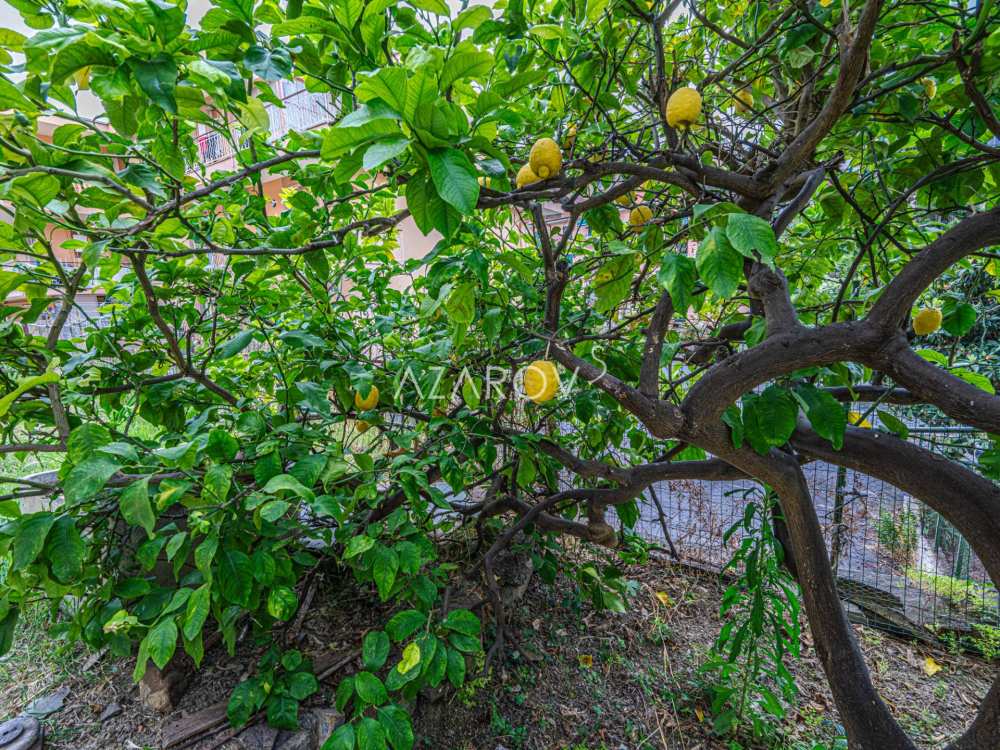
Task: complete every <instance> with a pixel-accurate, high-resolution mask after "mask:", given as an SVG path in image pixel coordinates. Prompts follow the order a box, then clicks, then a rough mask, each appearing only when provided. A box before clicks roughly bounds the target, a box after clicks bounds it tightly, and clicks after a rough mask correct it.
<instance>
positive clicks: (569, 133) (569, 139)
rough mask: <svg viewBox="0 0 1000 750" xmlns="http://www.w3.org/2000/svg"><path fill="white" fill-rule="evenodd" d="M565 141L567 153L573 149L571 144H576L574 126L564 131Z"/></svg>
mask: <svg viewBox="0 0 1000 750" xmlns="http://www.w3.org/2000/svg"><path fill="white" fill-rule="evenodd" d="M565 141H566V143H565V148H566V150H567V151H568V150H569V149H571V148H573V144H574V143H576V125H570V126H569V127H568V128H567V129H566V138H565Z"/></svg>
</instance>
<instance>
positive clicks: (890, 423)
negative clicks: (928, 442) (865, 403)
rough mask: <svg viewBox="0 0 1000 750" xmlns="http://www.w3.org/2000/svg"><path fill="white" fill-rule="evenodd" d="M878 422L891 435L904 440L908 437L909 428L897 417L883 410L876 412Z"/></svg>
mask: <svg viewBox="0 0 1000 750" xmlns="http://www.w3.org/2000/svg"><path fill="white" fill-rule="evenodd" d="M877 413H878V418H879V421H880V422H882V424H883V425H884V426H885V428H886V429H887V430H888V431H889V432H891V433H892V434H893V435H896V436H897V437H900V438H902V439H903V440H906V439H907V438H908V437H909V436H910V428H909V427H907V426H906V423H905V422H904V421H903V420H901V419H900V418H899V417H897V416H895V415H893V414H890V413H889V412H887V411H885V410H884V409H879V410H878V412H877Z"/></svg>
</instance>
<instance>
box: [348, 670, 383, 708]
mask: <svg viewBox="0 0 1000 750" xmlns="http://www.w3.org/2000/svg"><path fill="white" fill-rule="evenodd" d="M354 690H355V691H356V692H357V694H358V697H359V698H360V699H361V700H363V701H364V702H365V703H367V704H369V705H371V706H381V705H382V704H383V703H385V702H386V701H387V700H388V699H389V694H388V693H386V691H385V685H383V684H382V680H380V679H379V678H378V677H376V676H375V675H373V674H372V673H371V672H358V673H357V674H356V675H354Z"/></svg>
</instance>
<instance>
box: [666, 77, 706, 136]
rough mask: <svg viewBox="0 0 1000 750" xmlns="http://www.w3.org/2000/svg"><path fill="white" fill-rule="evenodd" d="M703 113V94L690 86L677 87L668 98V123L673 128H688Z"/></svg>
mask: <svg viewBox="0 0 1000 750" xmlns="http://www.w3.org/2000/svg"><path fill="white" fill-rule="evenodd" d="M699 115H701V94H699V93H698V92H697V91H696V90H694V89H693V88H691V87H690V86H685V87H684V88H681V89H677V90H676V91H675V92H674V93H672V94H671V95H670V98H669V99H667V124H668V125H669V126H670V127H672V128H687V127H690V126H691V125H693V124H694V122H695V120H697V119H698V116H699Z"/></svg>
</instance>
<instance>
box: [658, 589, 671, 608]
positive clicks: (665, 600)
mask: <svg viewBox="0 0 1000 750" xmlns="http://www.w3.org/2000/svg"><path fill="white" fill-rule="evenodd" d="M656 598H657V599H659V600H660V604H662V605H663V606H664V607H669V606H670V594H668V593H667V592H666V591H657V592H656Z"/></svg>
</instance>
